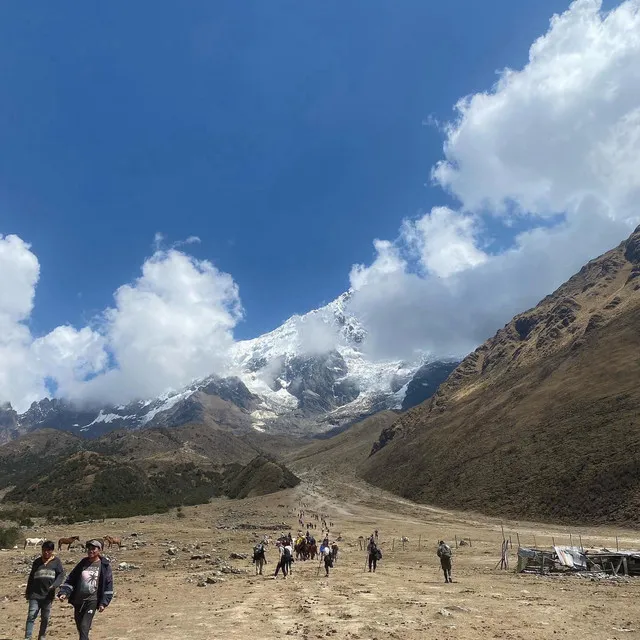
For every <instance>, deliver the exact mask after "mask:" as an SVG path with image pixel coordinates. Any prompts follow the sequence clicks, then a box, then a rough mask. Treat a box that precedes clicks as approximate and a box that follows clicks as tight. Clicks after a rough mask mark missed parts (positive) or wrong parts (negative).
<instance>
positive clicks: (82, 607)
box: [58, 540, 113, 640]
mask: <svg viewBox="0 0 640 640" xmlns="http://www.w3.org/2000/svg"><path fill="white" fill-rule="evenodd" d="M85 546H86V549H87V557H86V558H83V559H82V560H80V562H78V564H77V565H76V566H75V567H74V568H73V571H72V572H71V573H70V574H69V577H68V578H67V579H66V580H65V582H64V584H63V585H62V586H61V587H60V591H59V593H58V598H59V599H60V601H61V602H64V601H65V600H68V601H69V602H70V603H71V604H72V605H73V609H74V619H75V623H76V628H77V629H78V634H79V636H78V637H79V640H89V631H90V629H91V623H92V622H93V616H94V615H95V613H96V611H99V612H100V613H102V612H103V611H104V610H105V609H106V608H107V607H108V606H109V603H110V602H111V598H113V573H112V571H111V564H110V563H109V561H108V560H107V559H106V558H104V557H102V555H101V554H102V542H100V540H89V542H87V544H86V545H85Z"/></svg>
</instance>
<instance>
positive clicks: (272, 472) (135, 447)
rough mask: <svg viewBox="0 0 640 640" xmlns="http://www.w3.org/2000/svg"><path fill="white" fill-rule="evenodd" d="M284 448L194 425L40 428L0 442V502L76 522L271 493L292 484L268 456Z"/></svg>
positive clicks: (274, 440) (281, 442) (266, 439)
mask: <svg viewBox="0 0 640 640" xmlns="http://www.w3.org/2000/svg"><path fill="white" fill-rule="evenodd" d="M287 446H288V443H287V441H286V440H285V439H283V438H279V437H273V436H264V435H262V434H259V433H248V434H244V435H235V434H233V433H231V432H230V431H229V430H227V429H224V428H215V427H209V426H205V425H195V424H186V425H183V426H180V427H175V428H167V427H154V428H146V429H142V430H138V431H122V430H121V431H114V432H111V433H108V434H106V435H103V436H102V437H100V438H97V439H94V440H88V439H85V438H79V437H77V436H75V435H73V434H70V433H67V432H64V431H59V430H54V429H41V430H37V431H34V432H33V433H30V434H28V435H26V436H23V437H21V438H18V439H17V440H14V441H12V442H10V443H8V444H7V445H6V446H4V447H0V489H8V491H7V493H6V495H5V496H4V498H3V500H2V502H3V505H4V506H5V507H6V505H7V504H9V505H20V507H21V508H24V507H25V506H26V507H27V508H29V506H31V507H33V506H36V507H37V512H38V513H40V514H43V515H44V514H48V515H49V516H51V517H55V518H58V519H69V520H81V519H86V518H97V517H101V516H103V515H106V516H122V515H136V514H145V513H154V512H157V511H163V510H166V509H167V508H169V507H172V506H177V505H180V504H199V503H203V502H206V501H207V500H208V499H209V498H211V497H214V496H221V495H227V496H229V497H246V496H250V495H260V494H262V493H271V492H273V491H277V490H279V489H284V488H288V487H293V486H295V485H296V484H297V483H298V479H297V478H296V477H295V476H294V475H293V474H292V473H291V472H290V471H289V470H288V469H287V468H286V467H284V466H283V465H281V464H280V463H278V462H276V461H275V459H273V458H272V456H271V455H270V454H269V452H270V451H276V450H277V451H278V452H284V451H286V450H287Z"/></svg>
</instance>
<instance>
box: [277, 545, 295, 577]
mask: <svg viewBox="0 0 640 640" xmlns="http://www.w3.org/2000/svg"><path fill="white" fill-rule="evenodd" d="M277 546H278V551H279V552H280V560H278V564H277V565H276V571H275V573H274V574H273V577H274V578H277V577H278V572H279V571H280V570H282V577H283V578H284V579H286V578H287V573H288V570H289V564H290V562H289V559H288V558H287V551H286V549H287V547H286V545H284V544H282V543H280V542H278V543H277ZM289 549H291V547H289Z"/></svg>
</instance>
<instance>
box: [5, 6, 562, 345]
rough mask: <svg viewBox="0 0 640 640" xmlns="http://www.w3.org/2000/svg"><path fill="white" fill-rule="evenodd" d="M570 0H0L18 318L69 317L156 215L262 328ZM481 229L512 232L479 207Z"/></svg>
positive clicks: (95, 306)
mask: <svg viewBox="0 0 640 640" xmlns="http://www.w3.org/2000/svg"><path fill="white" fill-rule="evenodd" d="M567 6H568V3H567V2H566V1H564V2H563V1H555V0H536V1H535V2H513V1H507V0H495V1H490V2H476V1H475V0H452V1H450V2H447V3H434V2H428V1H426V0H419V1H417V0H415V1H414V0H402V1H401V2H391V1H389V0H387V1H385V2H380V1H377V0H367V2H364V1H359V2H344V0H341V1H340V2H331V1H329V2H326V1H323V2H299V1H291V2H265V1H256V2H237V0H233V1H229V2H215V3H214V2H209V1H207V2H190V3H188V4H184V3H178V2H156V3H124V2H112V3H94V2H82V3H81V2H56V3H50V2H33V3H2V4H0V83H1V85H2V89H3V91H2V94H3V97H2V100H1V101H0V233H2V234H10V233H15V234H17V235H19V236H20V237H21V238H22V239H24V240H25V241H27V242H29V243H31V245H32V251H33V252H34V253H35V254H36V255H37V257H38V260H39V262H40V266H41V275H40V280H39V283H38V288H37V294H36V305H35V309H34V311H33V313H32V315H31V318H30V326H31V330H32V332H33V334H34V335H41V334H43V333H45V332H47V331H49V330H51V329H52V328H53V327H56V326H58V325H61V324H64V323H67V322H69V323H72V324H74V325H76V326H82V325H83V324H85V323H86V322H87V321H88V320H89V319H90V318H91V317H92V316H93V315H94V314H96V313H98V312H99V311H101V310H102V309H104V308H105V307H106V306H108V305H110V304H112V300H113V298H112V296H113V292H114V291H115V290H116V289H117V288H118V287H119V286H120V285H122V284H123V283H126V282H129V281H131V280H133V279H134V278H136V277H137V276H138V275H139V272H140V267H141V264H142V262H143V260H144V259H145V258H146V257H148V256H149V255H150V254H151V253H152V243H153V238H154V234H155V233H156V232H158V231H160V232H162V233H163V234H165V235H166V237H167V240H168V241H169V242H171V241H177V240H181V239H185V238H186V237H188V236H191V235H197V236H198V237H200V239H201V240H202V242H201V244H199V245H191V246H190V247H189V252H190V253H192V254H193V255H195V256H196V257H198V258H206V259H209V260H211V261H213V262H214V264H215V265H216V266H217V267H218V268H219V269H221V270H223V271H225V272H228V273H230V274H232V276H233V278H234V280H235V281H236V283H237V284H238V286H239V287H240V295H241V298H242V303H243V306H244V308H245V311H246V315H245V320H244V321H243V322H241V323H240V324H239V325H238V326H237V327H236V329H235V336H236V337H237V338H242V337H252V336H255V335H258V334H260V333H262V332H264V331H266V330H269V329H272V328H274V327H275V326H277V325H278V324H279V323H280V322H282V321H283V320H284V319H286V318H287V317H288V316H289V315H291V314H292V313H294V312H304V311H307V310H309V309H311V308H314V307H316V306H318V305H319V304H321V303H322V302H323V301H329V300H331V299H332V298H334V297H335V296H336V295H338V294H339V293H341V292H342V291H344V290H345V289H346V288H347V287H348V286H349V280H348V274H349V269H350V268H351V265H352V264H353V263H359V262H364V263H367V262H370V261H371V260H372V258H373V247H372V240H373V239H374V238H376V237H380V238H394V237H395V236H396V235H397V233H398V228H399V226H400V223H401V221H402V219H403V218H405V217H413V216H417V215H418V214H420V213H423V212H424V211H425V210H428V209H430V208H431V207H432V206H434V205H439V204H451V201H450V200H449V199H448V197H447V196H446V194H445V192H444V191H443V190H442V189H441V188H439V187H425V183H428V182H429V171H430V168H431V166H432V165H434V164H435V163H436V162H437V161H438V160H439V159H441V158H442V143H443V135H442V133H441V132H439V131H438V130H437V129H436V128H434V127H430V126H425V125H424V121H425V120H426V119H427V118H428V117H429V116H434V117H435V118H437V119H439V120H448V119H451V117H452V116H453V112H452V107H453V105H454V104H455V102H456V100H457V99H458V98H460V97H461V96H463V95H466V94H470V93H473V92H477V91H483V90H487V89H489V88H490V87H491V85H492V83H493V82H494V81H495V79H496V75H495V71H496V70H497V69H502V68H503V67H505V66H511V67H516V68H517V67H521V66H522V65H524V64H526V62H527V57H528V48H529V46H530V44H531V42H532V41H533V40H534V39H535V38H536V37H537V36H539V35H540V34H542V33H544V32H545V31H546V29H547V27H548V21H549V18H550V16H551V15H552V14H553V13H554V12H557V11H563V10H564V9H566V8H567ZM497 229H498V232H499V233H498V236H497V237H495V238H494V240H495V242H497V243H498V244H502V245H504V244H508V243H509V242H510V236H505V235H504V234H505V232H504V228H503V227H502V226H501V225H497Z"/></svg>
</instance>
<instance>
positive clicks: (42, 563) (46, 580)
mask: <svg viewBox="0 0 640 640" xmlns="http://www.w3.org/2000/svg"><path fill="white" fill-rule="evenodd" d="M55 548H56V546H55V544H54V543H53V542H52V541H51V540H46V541H45V542H43V543H42V548H41V555H40V557H39V558H36V559H35V560H34V561H33V564H32V565H31V572H30V573H29V579H28V580H27V588H26V590H25V592H24V597H25V598H26V599H27V600H28V601H29V612H28V614H27V625H26V628H25V632H24V637H25V640H31V635H32V634H33V626H34V624H35V621H36V618H37V617H38V613H40V631H39V632H38V640H44V638H46V636H47V626H48V624H49V618H50V616H51V603H52V602H53V598H54V596H55V591H56V589H57V588H58V587H59V586H60V585H61V584H62V581H63V580H64V567H63V566H62V562H60V558H56V556H55V554H54V553H53V552H54V550H55Z"/></svg>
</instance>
